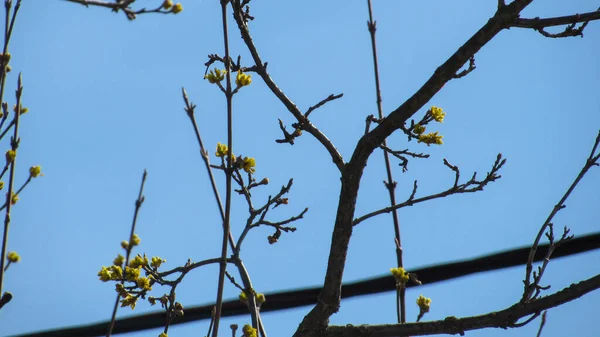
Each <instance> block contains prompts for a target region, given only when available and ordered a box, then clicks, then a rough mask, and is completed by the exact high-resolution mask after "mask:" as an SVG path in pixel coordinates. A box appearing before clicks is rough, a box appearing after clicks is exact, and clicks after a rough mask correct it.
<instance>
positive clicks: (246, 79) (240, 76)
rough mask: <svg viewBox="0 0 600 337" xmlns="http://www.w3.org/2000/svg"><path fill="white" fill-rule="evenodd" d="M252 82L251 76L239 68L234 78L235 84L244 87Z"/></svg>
mask: <svg viewBox="0 0 600 337" xmlns="http://www.w3.org/2000/svg"><path fill="white" fill-rule="evenodd" d="M250 83H252V77H251V76H250V75H247V74H244V73H243V72H242V71H241V70H240V71H238V73H237V76H236V78H235V84H237V86H238V87H244V86H247V85H250Z"/></svg>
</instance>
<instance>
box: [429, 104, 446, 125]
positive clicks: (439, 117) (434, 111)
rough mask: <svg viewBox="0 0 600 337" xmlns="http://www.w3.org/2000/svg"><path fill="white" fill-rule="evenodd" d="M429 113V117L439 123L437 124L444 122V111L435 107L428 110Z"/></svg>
mask: <svg viewBox="0 0 600 337" xmlns="http://www.w3.org/2000/svg"><path fill="white" fill-rule="evenodd" d="M429 111H430V112H431V117H433V119H434V120H435V121H436V122H439V123H443V122H444V117H445V116H446V113H445V112H444V110H442V108H438V107H437V106H432V107H431V109H429Z"/></svg>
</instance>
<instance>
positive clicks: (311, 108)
mask: <svg viewBox="0 0 600 337" xmlns="http://www.w3.org/2000/svg"><path fill="white" fill-rule="evenodd" d="M342 96H344V94H338V95H334V94H331V95H329V96H327V98H325V99H323V100H322V101H320V102H319V103H317V104H315V105H313V106H311V107H310V108H308V110H307V111H306V113H305V114H304V117H306V118H308V116H309V115H310V114H311V113H312V112H313V111H315V110H317V109H318V108H320V107H322V106H323V105H325V104H326V103H327V102H331V101H334V100H336V99H338V98H341V97H342Z"/></svg>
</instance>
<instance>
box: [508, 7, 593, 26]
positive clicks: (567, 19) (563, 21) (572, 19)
mask: <svg viewBox="0 0 600 337" xmlns="http://www.w3.org/2000/svg"><path fill="white" fill-rule="evenodd" d="M593 20H600V11H595V12H588V13H583V14H575V15H566V16H557V17H553V18H543V19H542V18H533V19H520V18H519V19H516V20H515V21H514V23H513V24H512V25H511V27H518V28H532V29H540V28H545V27H553V26H562V25H570V24H574V23H580V22H589V21H593Z"/></svg>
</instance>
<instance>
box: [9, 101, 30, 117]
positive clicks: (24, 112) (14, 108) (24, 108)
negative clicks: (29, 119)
mask: <svg viewBox="0 0 600 337" xmlns="http://www.w3.org/2000/svg"><path fill="white" fill-rule="evenodd" d="M13 111H14V112H15V113H17V105H16V104H15V105H13ZM27 112H29V108H26V107H24V106H22V105H21V115H22V114H26V113H27Z"/></svg>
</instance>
